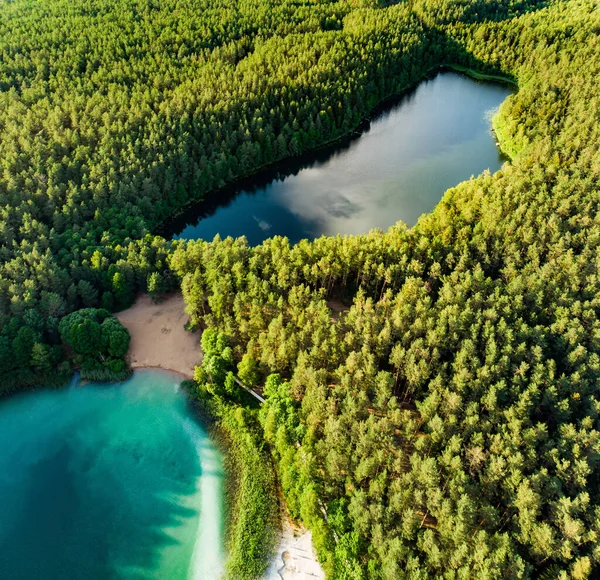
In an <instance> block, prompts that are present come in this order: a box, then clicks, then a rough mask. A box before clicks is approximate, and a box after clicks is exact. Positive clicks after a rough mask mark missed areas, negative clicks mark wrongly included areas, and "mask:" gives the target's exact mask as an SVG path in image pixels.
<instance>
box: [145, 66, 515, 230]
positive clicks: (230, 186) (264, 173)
mask: <svg viewBox="0 0 600 580" xmlns="http://www.w3.org/2000/svg"><path fill="white" fill-rule="evenodd" d="M443 72H455V73H458V74H461V75H464V76H466V77H469V78H471V79H473V80H475V81H480V82H481V81H483V82H485V81H488V82H492V83H498V84H504V85H507V86H510V87H513V88H516V89H517V90H518V82H517V81H516V80H515V79H513V78H512V77H509V76H505V75H499V74H498V75H493V74H487V73H482V72H480V71H477V70H475V69H471V68H468V67H464V66H462V65H458V64H448V63H444V64H441V65H437V66H435V67H433V68H431V69H429V70H428V71H426V72H425V74H424V75H423V76H422V77H421V78H419V79H418V80H417V81H416V82H415V83H413V84H411V85H409V86H407V87H405V88H404V89H402V90H401V91H399V92H397V93H393V94H391V95H389V96H387V97H385V98H384V99H382V100H381V101H380V102H379V103H378V104H377V105H375V106H374V107H373V108H372V109H371V110H370V111H369V112H368V113H367V114H366V115H365V116H364V117H363V118H362V119H360V121H359V122H358V123H357V124H356V125H355V126H354V127H352V128H351V129H349V130H348V131H346V132H345V133H343V134H341V135H339V136H337V137H334V138H332V139H330V140H328V141H324V142H323V143H320V144H319V145H316V146H315V147H311V148H310V149H307V150H306V151H304V152H302V153H301V154H299V155H297V156H288V157H284V158H282V159H278V160H276V161H272V162H270V163H267V164H264V165H261V166H259V167H257V168H256V169H254V170H252V171H250V172H248V173H245V174H243V175H240V176H238V177H235V178H234V179H233V180H232V181H230V182H228V183H225V184H224V185H222V186H220V187H217V188H215V189H212V190H210V191H208V192H206V193H205V194H204V197H202V198H199V199H195V200H190V201H189V202H188V203H186V204H185V205H184V206H183V207H182V208H181V209H179V210H178V211H176V212H175V213H173V214H171V215H170V216H169V217H168V218H167V219H165V220H164V221H162V222H160V223H158V224H156V225H155V227H154V228H153V231H154V232H155V233H156V234H157V235H159V236H161V237H164V238H165V239H173V238H174V236H175V235H176V232H177V231H178V230H180V229H182V227H181V226H182V222H183V221H184V220H183V218H184V217H185V216H186V215H187V214H188V213H189V212H190V211H191V212H192V213H194V214H197V215H198V216H199V215H200V214H201V213H206V211H202V210H209V212H208V213H209V215H210V210H211V209H213V210H214V209H215V208H217V207H219V206H220V205H221V204H222V202H223V201H228V200H230V199H233V198H234V197H235V196H236V195H237V194H238V193H239V192H240V191H243V190H245V189H252V188H253V187H255V186H256V185H257V184H258V185H260V184H262V183H263V182H264V184H266V183H268V182H270V181H272V180H273V179H276V178H278V176H279V175H280V174H283V175H291V174H294V173H296V172H297V171H299V170H300V169H301V168H302V167H303V166H304V165H305V164H306V163H309V162H311V161H314V160H316V159H317V156H318V155H319V154H323V153H325V152H327V151H331V150H332V149H337V148H338V147H342V146H344V145H346V146H349V145H350V144H351V143H352V142H353V141H355V140H356V139H358V138H359V137H360V136H361V135H363V134H364V133H365V132H366V131H368V130H369V128H370V125H371V122H372V121H373V120H374V119H375V118H376V117H377V116H378V115H380V114H381V113H383V112H385V111H386V110H387V109H390V108H392V107H394V106H395V105H396V104H398V102H399V101H400V100H401V99H403V98H405V97H406V96H408V95H410V94H411V93H412V92H413V91H415V90H416V89H417V88H418V86H419V85H420V84H421V83H422V82H424V81H427V80H431V79H433V78H435V77H436V76H437V75H438V74H439V73H443ZM492 129H493V130H494V133H495V128H494V127H492ZM193 210H196V211H195V212H194V211H193Z"/></svg>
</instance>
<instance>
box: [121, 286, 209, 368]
mask: <svg viewBox="0 0 600 580" xmlns="http://www.w3.org/2000/svg"><path fill="white" fill-rule="evenodd" d="M115 316H116V317H117V319H118V320H119V322H120V323H121V324H122V325H123V326H124V327H125V328H126V329H127V330H128V331H129V334H130V336H131V342H130V345H129V351H128V353H127V362H128V364H129V366H130V368H131V369H132V370H135V369H142V368H154V369H162V370H165V371H172V372H176V373H179V374H180V375H182V376H183V377H184V378H185V379H191V378H193V376H194V366H195V365H199V364H200V363H201V362H202V350H201V348H200V336H199V334H197V333H192V332H189V331H187V330H185V324H186V323H187V321H188V316H187V315H186V313H185V303H184V300H183V296H182V295H181V293H179V292H177V293H173V294H168V295H166V296H165V297H164V298H163V299H162V300H160V301H157V302H154V301H153V300H152V298H150V296H148V295H147V294H142V295H141V296H138V298H137V299H136V301H135V302H134V303H133V305H132V306H130V307H129V308H127V309H126V310H122V311H121V312H118V313H116V314H115Z"/></svg>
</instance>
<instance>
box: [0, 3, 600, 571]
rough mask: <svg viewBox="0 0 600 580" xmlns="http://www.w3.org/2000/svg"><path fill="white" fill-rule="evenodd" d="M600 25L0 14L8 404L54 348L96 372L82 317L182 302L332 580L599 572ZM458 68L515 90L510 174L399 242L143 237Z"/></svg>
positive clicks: (564, 9) (158, 10)
mask: <svg viewBox="0 0 600 580" xmlns="http://www.w3.org/2000/svg"><path fill="white" fill-rule="evenodd" d="M599 31H600V13H599V11H598V8H597V4H596V2H594V1H592V0H565V1H555V2H544V1H527V0H503V1H486V0H477V1H475V2H465V1H462V0H410V1H409V2H402V3H388V2H385V1H376V0H372V1H371V0H348V1H339V2H328V1H322V2H315V3H301V2H295V1H291V0H290V1H287V0H284V1H283V2H277V3H273V2H270V1H264V2H261V1H250V0H247V1H246V0H243V1H241V2H237V1H236V2H228V1H225V2H222V3H220V4H219V5H218V6H214V5H213V4H210V3H207V2H203V1H202V0H178V1H177V2H175V1H170V0H167V1H165V2H161V3H156V2H151V1H149V0H131V1H130V0H117V1H114V2H108V1H107V0H95V1H93V2H91V3H90V2H89V0H86V2H83V0H71V1H69V2H67V1H66V0H59V1H56V0H40V1H39V2H36V3H33V4H32V3H30V2H28V1H26V0H15V1H14V2H12V3H8V4H5V5H4V6H3V9H2V11H0V54H1V55H2V57H1V58H0V161H1V162H2V171H0V328H1V330H0V363H1V364H2V375H3V376H2V380H3V385H8V384H10V385H12V386H13V387H14V386H20V385H26V384H31V383H32V381H33V380H34V379H35V378H36V377H39V376H42V375H43V374H46V375H47V374H48V373H50V372H54V373H55V374H56V373H60V372H67V371H66V370H65V366H64V364H65V363H64V360H63V358H64V353H63V352H62V349H60V347H59V346H58V345H59V344H60V339H61V337H62V338H63V340H64V341H65V342H66V343H67V344H70V345H71V347H72V348H73V350H74V352H75V353H76V355H77V356H81V357H87V356H88V355H90V356H91V355H92V354H94V356H96V354H95V353H100V352H102V353H104V355H106V356H108V357H109V358H112V357H117V354H116V353H120V352H124V349H126V342H127V341H126V338H125V336H124V334H123V333H122V332H121V331H120V329H119V328H118V326H117V325H116V324H115V323H114V322H109V323H108V324H107V321H109V320H112V319H111V318H109V317H107V316H105V314H104V311H103V310H94V311H88V310H84V311H83V313H81V312H80V313H77V312H75V313H74V314H70V313H71V312H74V311H77V310H78V309H81V308H84V309H88V308H93V309H97V308H100V309H105V310H106V311H108V310H117V309H120V308H124V307H126V306H127V305H128V304H130V303H131V301H132V300H133V298H134V297H135V295H136V293H138V292H140V291H143V290H148V291H150V292H152V293H156V292H161V291H165V290H168V289H170V288H174V287H176V286H181V288H182V290H183V293H184V296H185V298H186V301H187V304H188V310H189V312H190V313H191V317H192V322H193V323H194V324H200V323H201V324H203V325H205V326H206V327H207V328H208V330H207V331H205V335H204V336H205V340H203V346H204V348H205V350H206V353H207V356H206V358H205V361H204V362H203V364H202V366H200V367H198V370H197V375H198V376H197V379H198V381H199V382H200V383H202V384H203V385H205V386H206V387H207V390H208V391H210V392H212V393H214V394H215V395H216V396H218V397H222V398H226V397H231V396H235V392H236V391H235V388H234V386H233V384H232V376H233V373H234V372H237V373H239V374H240V376H242V377H244V380H246V381H248V382H249V383H251V384H252V386H255V387H257V388H259V389H264V390H263V392H264V395H265V397H266V399H267V403H266V405H265V407H264V408H263V409H262V410H261V413H260V417H261V421H262V429H263V431H264V437H265V439H266V441H267V442H268V444H269V445H270V447H271V449H272V450H273V453H274V455H275V457H276V461H277V464H278V474H279V480H280V482H281V486H282V488H283V492H284V495H285V498H286V500H287V503H288V506H289V508H290V510H291V512H292V514H293V515H294V516H296V517H299V518H302V520H303V521H304V522H305V523H306V524H307V525H308V526H309V527H310V528H311V529H312V531H313V535H314V536H313V537H314V539H315V544H316V546H317V548H318V550H319V554H320V556H321V558H322V559H323V561H324V565H325V567H326V570H327V571H328V573H329V574H330V576H331V577H334V578H342V579H348V580H350V579H353V580H354V579H363V578H369V579H375V580H377V579H382V580H383V579H385V580H388V579H394V580H395V579H399V578H410V579H425V578H448V579H458V578H471V577H475V578H489V579H491V578H561V579H567V578H573V579H584V578H593V577H595V576H597V575H598V570H599V569H600V543H599V538H600V529H599V526H600V523H599V522H600V487H599V485H600V484H599V482H600V473H599V470H600V461H599V460H600V428H599V411H600V393H599V392H598V385H599V384H600V383H599V378H600V358H599V352H600V348H599V347H600V345H599V343H598V340H599V337H600V323H599V313H600V295H599V285H598V280H599V274H598V264H599V262H598V248H599V242H600V237H599V235H598V232H599V231H600V230H599V220H600V218H599V215H600V214H599V211H598V208H599V203H600V201H599V192H600V187H599V174H600V125H599V124H598V111H599V110H600V102H599V99H600V96H599V93H598V86H597V79H598V78H599V73H600V56H599V55H600V35H599ZM450 64H452V65H458V66H460V67H463V68H466V69H474V70H477V71H479V72H482V73H487V74H493V75H504V76H508V77H510V78H512V79H514V80H515V82H516V83H517V84H518V89H519V90H518V92H517V93H516V94H515V95H513V96H511V97H509V99H508V100H507V101H506V102H505V103H504V104H503V106H502V107H501V109H500V111H499V114H498V115H497V117H496V119H495V129H496V135H497V137H498V139H499V142H500V145H501V147H502V149H503V150H504V151H505V152H506V153H507V154H508V155H510V157H511V162H510V163H508V164H506V165H505V166H504V167H503V169H502V170H501V171H499V172H497V173H495V174H494V175H487V174H484V175H481V176H479V177H477V178H474V179H472V180H470V181H467V182H464V183H462V184H460V185H458V186H457V187H455V188H453V189H451V190H449V191H448V192H446V193H445V195H444V197H443V199H442V200H441V202H440V203H439V204H438V206H437V207H436V209H435V210H434V211H433V212H432V213H431V214H429V215H426V216H424V217H423V218H422V219H421V220H420V221H419V222H418V223H417V225H416V226H415V227H414V228H412V229H408V228H406V227H405V226H404V225H403V224H398V225H396V226H394V227H392V228H390V229H389V230H388V231H387V232H378V231H373V232H371V233H369V234H367V235H362V236H352V237H332V238H320V239H317V240H315V241H314V242H308V241H302V242H300V243H299V244H297V245H295V246H291V245H290V244H289V242H288V241H287V240H286V239H285V238H273V239H269V240H267V241H265V242H264V243H263V244H261V245H260V246H257V247H249V245H248V243H247V242H246V240H245V239H244V238H241V239H238V240H232V239H225V240H222V239H220V238H218V237H217V238H216V239H215V240H213V241H202V240H200V241H195V242H169V241H165V240H164V239H162V238H160V237H157V236H153V235H152V234H151V232H155V231H156V228H157V227H158V225H159V224H160V223H161V221H162V220H164V219H165V218H166V217H168V216H170V215H174V214H175V213H177V212H178V211H180V210H181V209H182V208H183V207H184V205H185V204H186V203H188V202H189V201H191V200H198V199H201V198H202V197H204V196H206V195H209V194H210V193H211V192H214V191H217V190H218V188H219V187H220V186H222V185H224V184H226V183H229V182H231V181H232V180H234V179H236V178H238V177H240V176H243V175H247V174H250V173H252V172H253V171H256V170H257V169H259V168H260V167H262V166H264V165H266V164H268V163H271V162H274V161H277V160H279V159H283V158H285V157H289V156H294V155H299V154H301V153H302V152H304V151H306V150H308V149H310V148H313V147H316V146H318V145H320V144H323V143H325V142H328V141H330V140H332V139H335V138H337V137H340V136H342V135H344V134H345V133H347V132H348V131H349V130H351V129H353V128H354V127H356V125H357V124H358V123H359V121H360V120H361V119H362V118H363V117H364V116H365V115H366V114H368V113H369V111H371V110H372V109H373V107H375V106H376V105H377V104H378V103H379V102H380V101H381V100H383V99H384V98H386V97H388V96H390V95H393V94H396V93H398V92H400V91H402V90H404V89H406V88H408V87H410V86H412V85H414V84H415V83H417V82H418V81H419V80H421V79H422V78H424V77H425V76H426V75H428V74H430V73H431V72H432V71H434V70H436V69H437V68H439V67H440V66H442V65H450ZM332 300H335V301H336V304H338V305H339V303H340V302H341V303H342V304H344V305H345V309H340V308H339V307H336V308H335V309H334V308H332V305H333V303H332V302H331V301H332ZM99 312H100V313H101V314H99ZM65 316H66V319H65V318H63V317H65ZM98 317H100V318H102V317H103V318H102V320H100V319H99V318H98ZM61 318H62V322H60V320H61ZM105 324H106V326H105ZM205 342H206V344H204V343H205ZM98 345H99V350H96V348H97V347H98ZM102 349H104V350H102ZM61 365H63V366H61ZM61 369H62V370H61ZM67 370H68V369H67ZM242 415H243V414H242Z"/></svg>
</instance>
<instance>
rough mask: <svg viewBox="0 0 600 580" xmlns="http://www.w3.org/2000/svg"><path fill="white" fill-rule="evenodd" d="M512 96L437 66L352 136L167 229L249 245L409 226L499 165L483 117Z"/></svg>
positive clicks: (498, 87)
mask: <svg viewBox="0 0 600 580" xmlns="http://www.w3.org/2000/svg"><path fill="white" fill-rule="evenodd" d="M510 93H511V89H510V88H509V87H507V86H505V85H500V84H494V83H481V82H476V81H474V80H472V79H470V78H468V77H466V76H463V75H459V74H457V73H452V72H444V73H440V74H438V75H437V76H436V77H435V78H433V79H431V80H427V81H424V82H423V83H421V84H420V85H419V86H418V87H417V89H416V90H415V91H413V92H412V93H410V94H408V95H407V96H405V97H403V98H402V99H401V100H400V101H399V102H397V103H396V104H394V105H393V106H390V107H388V108H387V110H384V111H382V112H380V113H379V114H378V115H377V116H376V117H375V118H374V119H373V120H372V121H371V123H370V127H369V129H368V130H367V131H366V132H364V133H363V134H362V135H361V136H360V137H359V138H357V139H354V140H353V141H351V142H350V143H345V144H344V145H337V146H335V147H334V148H332V149H329V150H326V151H319V152H317V153H316V154H313V155H312V156H310V160H309V161H304V162H300V163H298V161H296V162H291V163H290V164H288V168H287V169H286V168H285V167H284V169H283V170H281V169H279V170H278V171H279V173H274V172H270V173H266V174H264V175H262V176H257V178H255V179H253V180H252V182H248V183H249V184H250V185H249V187H247V188H246V189H243V190H241V191H232V192H230V193H229V195H226V194H224V196H221V199H222V200H223V197H225V198H226V199H225V200H224V201H223V202H222V203H223V204H222V205H220V206H217V207H215V205H214V203H213V204H212V207H210V205H209V204H204V205H199V206H197V207H196V208H192V209H191V210H190V211H189V212H187V213H186V214H185V215H184V216H182V217H180V218H179V219H177V220H176V221H175V222H173V223H172V224H171V225H170V226H168V227H167V230H168V231H167V232H166V233H168V234H173V235H174V237H175V238H188V239H190V238H191V239H195V238H203V239H212V238H213V237H214V236H215V235H216V234H220V235H221V236H222V237H225V236H234V237H236V236H242V235H245V236H246V237H247V238H248V241H249V242H250V243H251V244H257V243H260V242H261V241H263V240H264V239H266V238H268V237H271V236H274V235H282V236H288V238H290V241H292V242H296V241H298V240H299V239H302V238H315V237H318V236H320V235H322V234H324V235H335V234H359V233H364V232H367V231H369V230H370V229H372V228H375V227H378V228H382V229H387V228H388V227H389V226H390V225H392V224H394V223H396V222H397V221H398V220H402V221H404V222H405V223H407V224H408V225H413V224H415V223H416V221H417V219H418V218H419V216H420V215H421V214H423V213H426V212H430V211H431V210H432V209H433V208H434V207H435V205H436V204H437V202H438V201H439V200H440V199H441V197H442V195H443V193H444V191H445V190H446V189H448V188H450V187H453V186H455V185H456V184H457V183H459V182H461V181H464V180H465V179H469V178H470V177H471V176H472V175H479V174H480V173H481V172H482V171H484V170H485V169H489V170H490V171H492V172H494V171H496V170H498V169H499V168H500V166H501V165H502V163H503V161H504V159H503V158H502V156H501V154H500V153H499V151H498V149H497V147H496V143H495V139H494V136H493V135H492V133H491V124H490V121H491V115H492V114H493V112H494V111H495V110H496V109H497V108H498V106H499V105H500V103H502V101H503V100H504V99H505V98H506V97H507V96H508V95H509V94H510ZM247 185H248V184H247Z"/></svg>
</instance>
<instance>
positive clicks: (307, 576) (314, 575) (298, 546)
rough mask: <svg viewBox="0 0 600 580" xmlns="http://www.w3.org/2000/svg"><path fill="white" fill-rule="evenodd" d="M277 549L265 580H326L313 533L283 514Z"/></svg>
mask: <svg viewBox="0 0 600 580" xmlns="http://www.w3.org/2000/svg"><path fill="white" fill-rule="evenodd" d="M282 516H283V517H282V529H281V535H280V537H279V541H278V544H277V551H276V553H275V556H274V557H273V559H272V560H271V563H270V564H269V567H268V569H267V572H266V573H265V575H264V580H325V574H324V572H323V569H322V568H321V565H320V564H319V561H318V560H317V556H316V553H315V549H314V547H313V544H312V533H311V532H310V531H309V530H306V529H304V528H301V527H298V526H297V525H295V524H294V523H293V522H292V521H291V520H290V519H289V517H287V516H286V515H285V514H282Z"/></svg>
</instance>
